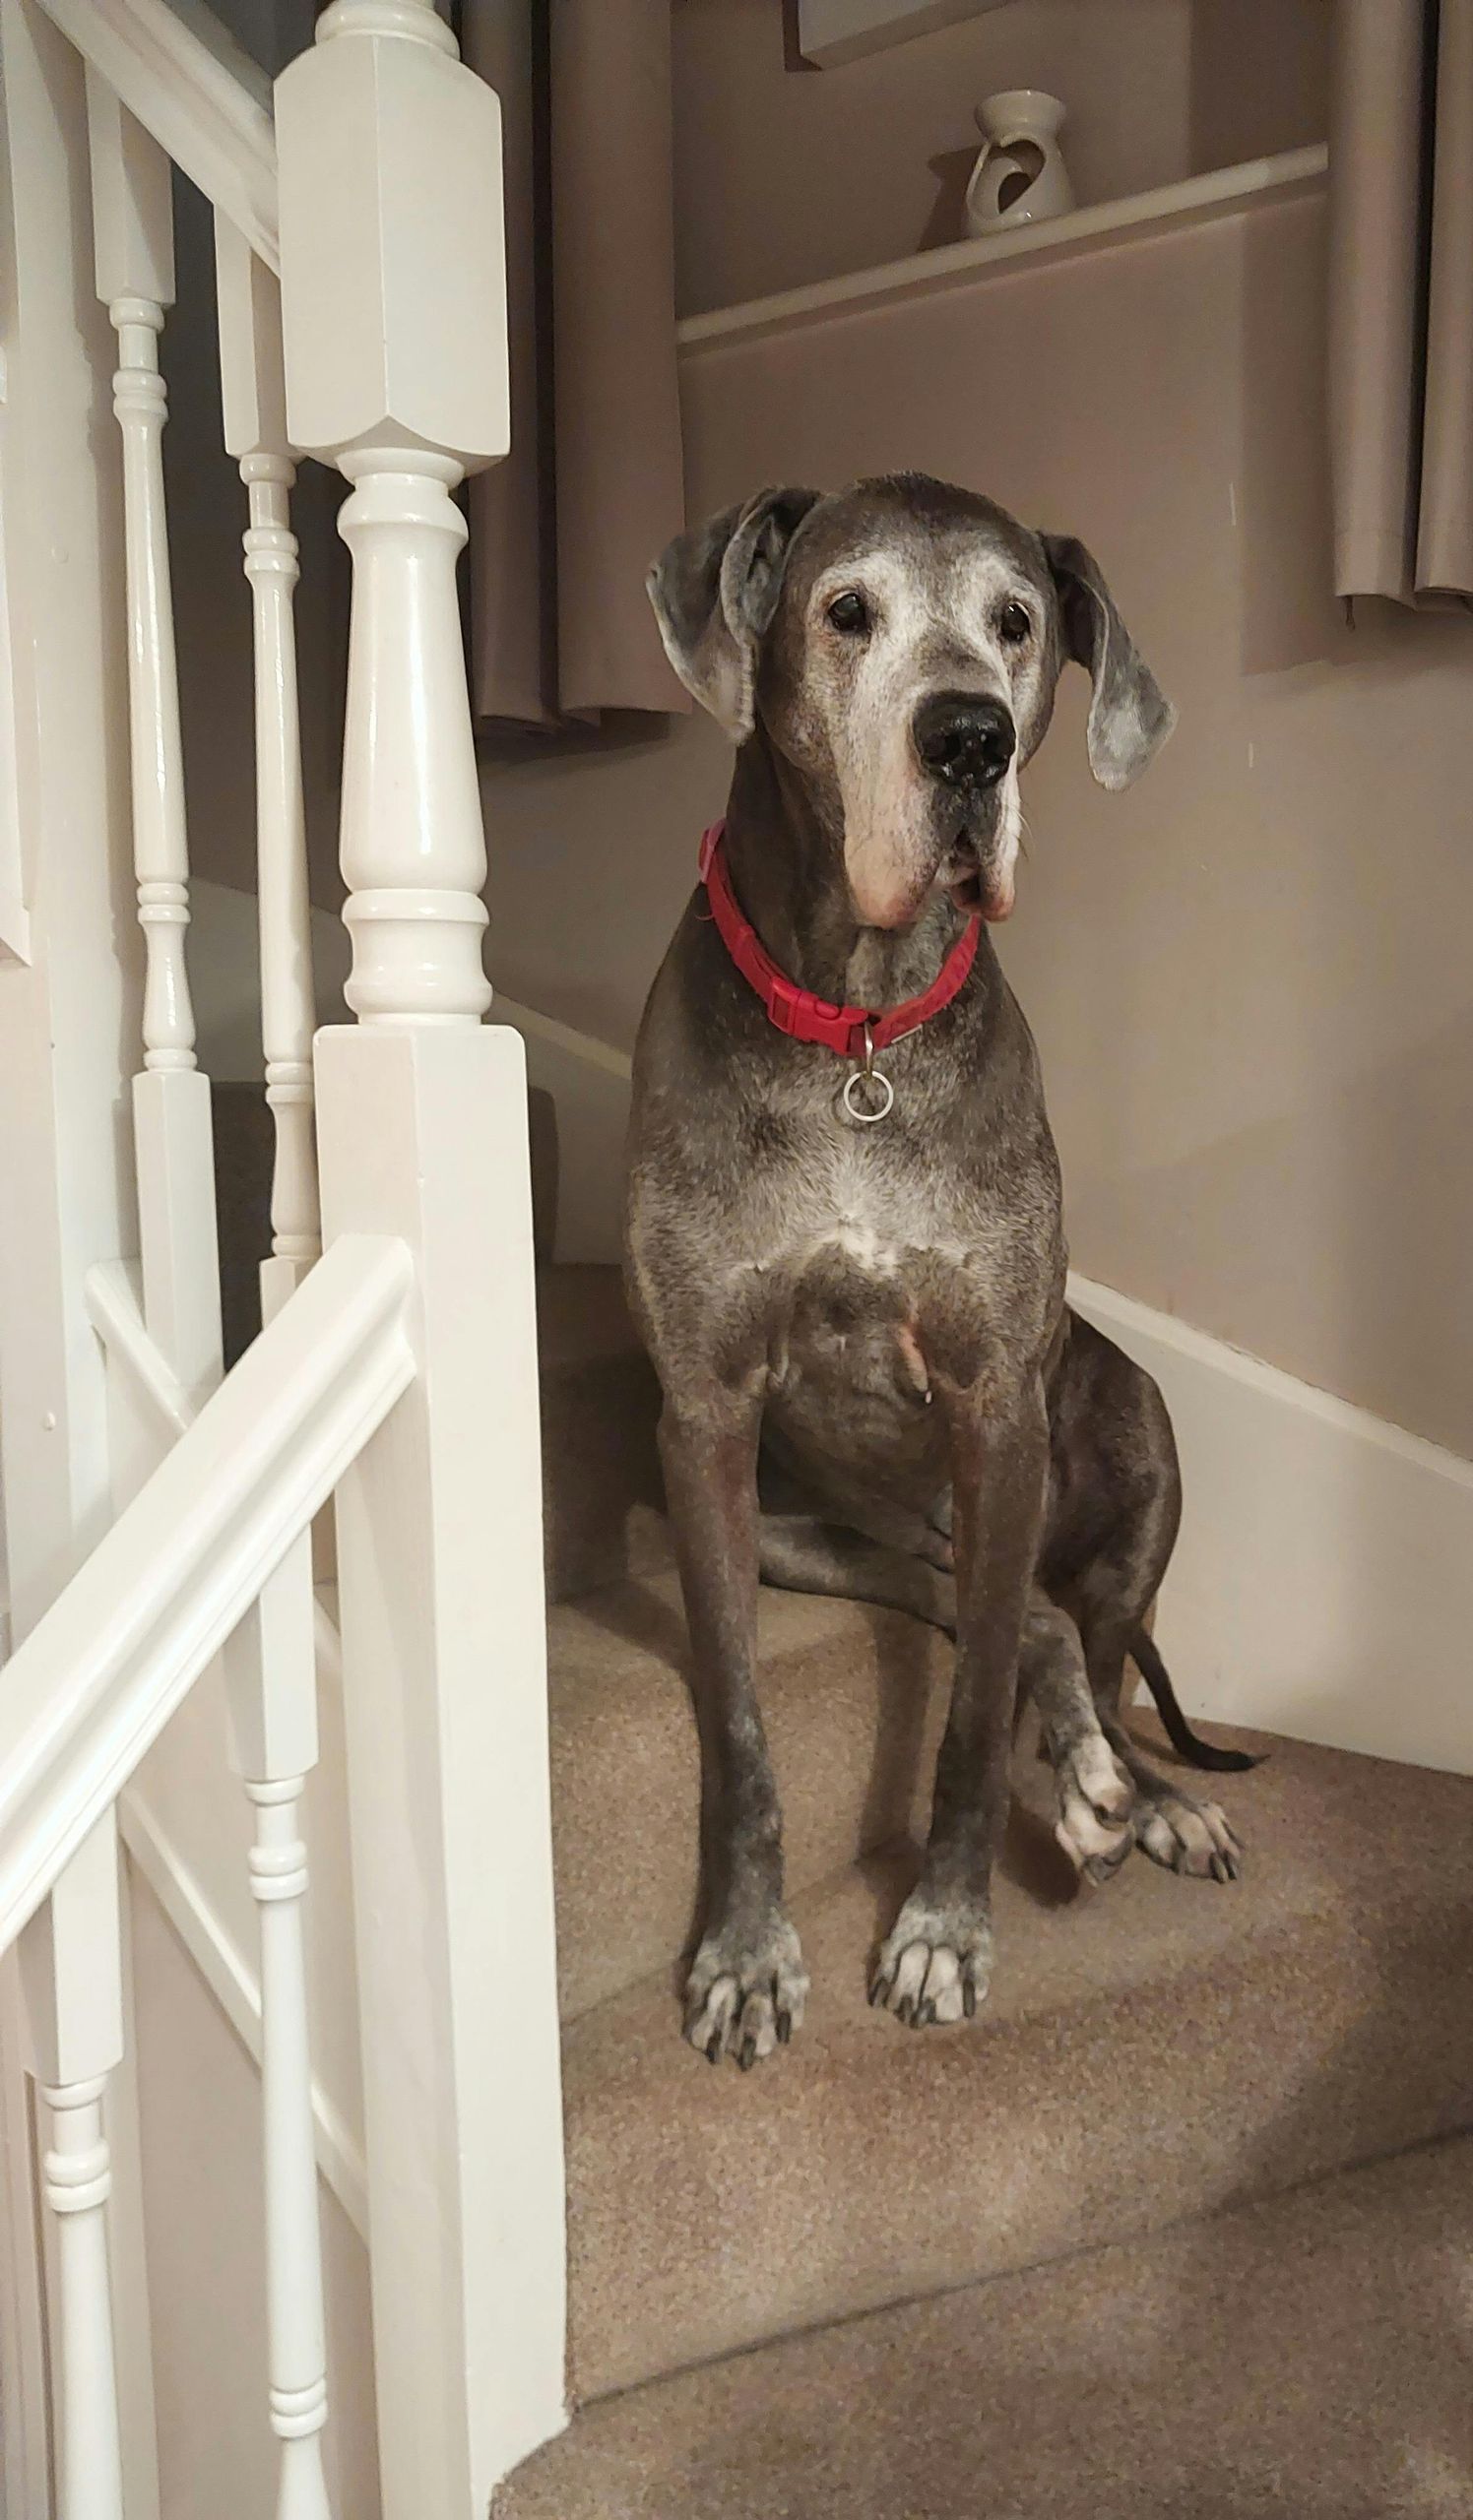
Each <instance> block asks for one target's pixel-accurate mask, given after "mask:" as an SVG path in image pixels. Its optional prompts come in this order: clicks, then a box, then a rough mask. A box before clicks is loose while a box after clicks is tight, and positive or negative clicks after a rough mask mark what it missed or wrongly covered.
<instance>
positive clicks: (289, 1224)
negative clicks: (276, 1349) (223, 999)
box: [215, 215, 322, 1318]
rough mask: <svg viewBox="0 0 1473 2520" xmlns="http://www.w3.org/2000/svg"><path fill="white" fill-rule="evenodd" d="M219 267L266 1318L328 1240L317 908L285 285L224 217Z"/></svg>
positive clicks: (218, 225)
mask: <svg viewBox="0 0 1473 2520" xmlns="http://www.w3.org/2000/svg"><path fill="white" fill-rule="evenodd" d="M215 267H216V280H217V295H218V301H219V309H220V370H221V391H222V402H223V406H224V436H225V445H226V447H227V449H228V450H229V452H230V454H231V455H233V456H234V457H235V458H236V459H237V461H238V463H239V465H240V476H241V479H242V480H243V481H244V483H245V485H246V493H247V497H248V501H249V509H250V522H249V525H248V527H247V529H246V534H245V575H246V578H247V580H248V582H249V585H250V590H251V605H252V613H253V617H254V624H255V662H256V852H257V870H258V871H257V889H258V897H259V905H260V921H261V1030H262V1044H263V1047H264V1049H265V1053H266V1099H267V1102H268V1103H270V1105H271V1108H272V1112H273V1114H274V1117H275V1121H276V1161H275V1166H274V1170H273V1174H272V1190H271V1225H272V1256H271V1259H270V1260H269V1261H268V1262H267V1264H266V1267H265V1269H264V1271H263V1285H262V1295H263V1306H264V1309H265V1311H266V1314H267V1317H268V1318H270V1316H271V1314H272V1313H273V1312H274V1311H275V1310H276V1308H277V1306H278V1305H279V1304H280V1303H281V1302H282V1301H283V1300H285V1297H286V1296H287V1295H288V1294H289V1292H291V1290H292V1288H293V1287H294V1286H295V1285H296V1284H297V1282H298V1280H299V1279H300V1278H301V1277H302V1275H303V1274H304V1272H305V1271H306V1270H307V1269H309V1268H310V1267H311V1264H312V1262H313V1261H314V1260H315V1259H316V1257H317V1255H318V1253H319V1251H320V1249H321V1247H322V1229H321V1224H320V1221H319V1214H318V1202H317V1148H316V1140H315V1136H314V1131H313V1115H312V1035H313V1033H314V1031H315V1029H316V1022H317V1014H316V1000H315V992H314V989H313V983H312V930H311V907H310V901H309V896H308V890H307V850H306V823H305V815H304V811H303V804H302V775H301V740H300V729H299V720H298V708H297V682H296V631H295V623H294V619H293V607H292V597H293V593H294V590H295V587H296V582H297V577H298V574H299V571H298V564H297V545H296V537H295V536H294V535H293V533H292V532H291V518H290V493H291V484H292V482H293V480H294V479H295V477H296V468H295V466H294V464H293V462H292V460H291V449H290V445H289V442H288V436H287V398H286V385H285V380H284V376H283V364H282V300H281V289H280V287H279V285H278V283H277V281H276V278H275V276H274V274H273V273H271V272H269V271H268V270H267V268H266V266H265V264H264V263H263V262H261V261H260V260H259V258H258V257H257V256H256V255H255V254H253V253H252V252H251V249H250V247H249V246H248V245H247V244H246V242H245V240H244V238H243V237H242V236H241V235H240V233H239V231H238V230H237V229H236V228H235V227H233V226H232V225H231V224H230V222H229V221H228V220H225V219H224V218H222V217H220V216H219V215H217V218H216V221H215Z"/></svg>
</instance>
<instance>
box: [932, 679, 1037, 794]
mask: <svg viewBox="0 0 1473 2520" xmlns="http://www.w3.org/2000/svg"><path fill="white" fill-rule="evenodd" d="M911 740H912V742H913V743H914V744H915V747H916V754H917V758H918V759H919V761H920V763H921V766H922V768H923V769H924V770H927V771H929V774H930V776H931V778H932V779H939V780H940V781H941V782H942V783H943V784H944V785H945V786H946V787H948V788H971V789H973V790H974V791H981V790H983V789H986V788H995V787H996V785H997V782H998V781H999V779H1001V778H1003V777H1004V776H1005V774H1006V771H1007V766H1008V763H1009V762H1010V761H1011V760H1012V757H1013V754H1014V753H1015V752H1016V750H1017V748H1018V730H1017V728H1016V726H1015V725H1013V722H1012V714H1011V712H1010V711H1009V710H1008V708H1007V707H1006V705H1005V704H1004V703H1003V702H1002V701H1000V700H994V699H992V698H991V697H989V696H988V695H987V694H986V693H982V692H969V691H933V692H932V693H931V695H930V697H929V699H928V700H923V701H922V703H921V706H920V708H919V709H918V710H917V712H916V715H915V717H914V718H913V719H912V721H911Z"/></svg>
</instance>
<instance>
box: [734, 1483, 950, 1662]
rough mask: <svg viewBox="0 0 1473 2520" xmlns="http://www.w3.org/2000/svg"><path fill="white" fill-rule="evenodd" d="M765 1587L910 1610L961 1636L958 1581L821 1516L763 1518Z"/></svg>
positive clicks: (919, 1559) (769, 1515)
mask: <svg viewBox="0 0 1473 2520" xmlns="http://www.w3.org/2000/svg"><path fill="white" fill-rule="evenodd" d="M758 1551H759V1562H760V1565H761V1569H762V1580H763V1582H764V1583H765V1584H777V1585H779V1586H781V1588H782V1589H783V1591H784V1592H788V1593H828V1594H831V1595H833V1596H834V1597H835V1598H837V1599H838V1600H840V1601H846V1602H875V1603H877V1604H878V1605H879V1607H881V1608H883V1609H892V1610H909V1611H910V1612H911V1614H912V1616H913V1617H915V1618H924V1619H926V1620H928V1621H929V1624H930V1625H931V1626H932V1627H940V1628H944V1629H945V1631H946V1634H947V1635H948V1636H954V1635H955V1634H956V1582H955V1579H954V1577H952V1576H950V1575H947V1574H943V1573H942V1571H941V1569H940V1568H939V1567H937V1566H933V1565H932V1564H930V1563H929V1560H928V1559H926V1558H924V1557H913V1556H911V1554H910V1553H909V1551H908V1550H906V1549H903V1548H894V1547H892V1546H891V1545H890V1544H889V1543H888V1542H885V1541H878V1540H870V1539H869V1538H867V1537H866V1535H865V1533H863V1532H857V1531H851V1530H850V1529H849V1528H848V1526H847V1525H845V1524H843V1523H830V1522H825V1521H824V1520H823V1518H822V1517H821V1516H820V1515H817V1514H777V1513H764V1514H763V1516H762V1520H761V1524H760V1527H759V1531H758Z"/></svg>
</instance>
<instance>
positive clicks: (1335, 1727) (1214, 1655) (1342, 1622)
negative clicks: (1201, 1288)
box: [1069, 1279, 1473, 1774]
mask: <svg viewBox="0 0 1473 2520" xmlns="http://www.w3.org/2000/svg"><path fill="white" fill-rule="evenodd" d="M1069 1295H1070V1300H1071V1301H1072V1302H1073V1303H1075V1304H1077V1306H1078V1308H1079V1310H1080V1311H1081V1312H1082V1313H1084V1314H1085V1315H1086V1316H1087V1318H1088V1319H1090V1320H1091V1321H1094V1322H1096V1323H1097V1324H1098V1325H1099V1327H1100V1328H1101V1329H1102V1330H1104V1331H1105V1332H1106V1333H1107V1334H1108V1335H1109V1337H1111V1338H1112V1339H1114V1340H1116V1341H1118V1342H1119V1344H1120V1346H1121V1347H1122V1348H1123V1349H1124V1350H1125V1351H1126V1352H1127V1354H1128V1355H1132V1356H1133V1357H1135V1359H1136V1361H1137V1362H1138V1363H1140V1364H1142V1365H1144V1366H1145V1367H1146V1368H1147V1370H1148V1371H1149V1372H1150V1373H1152V1374H1154V1375H1155V1377H1156V1380H1157V1381H1158V1382H1159V1383H1160V1385H1161V1388H1162V1390H1163V1392H1164V1393H1165V1395H1166V1401H1167V1405H1168V1407H1169V1408H1170V1410H1171V1413H1172V1421H1173V1424H1174V1425H1175V1427H1176V1430H1177V1445H1178V1449H1179V1451H1180V1453H1181V1456H1182V1478H1183V1486H1184V1490H1185V1514H1184V1518H1183V1524H1182V1536H1181V1539H1180V1540H1179V1542H1178V1544H1177V1549H1176V1554H1175V1556H1174V1557H1173V1559H1172V1565H1171V1572H1170V1574H1169V1575H1168V1577H1167V1580H1166V1584H1165V1586H1164V1588H1163V1591H1162V1596H1161V1610H1160V1615H1159V1619H1158V1622H1157V1629H1156V1634H1157V1640H1158V1642H1159V1644H1160V1646H1161V1650H1162V1652H1163V1654H1164V1655H1165V1657H1166V1659H1167V1662H1168V1664H1169V1665H1170V1667H1171V1671H1172V1677H1173V1679H1174V1680H1175V1682H1176V1685H1177V1690H1178V1693H1179V1695H1180V1697H1181V1700H1182V1703H1183V1705H1184V1706H1185V1708H1186V1709H1187V1711H1188V1713H1190V1714H1194V1715H1205V1716H1208V1717H1211V1718H1213V1719H1215V1720H1216V1721H1218V1722H1220V1723H1224V1724H1242V1725H1248V1726H1249V1727H1261V1728H1262V1729H1264V1730H1265V1731H1269V1732H1274V1733H1289V1734H1291V1735H1292V1736H1293V1737H1294V1738H1295V1739H1297V1740H1302V1741H1322V1742H1325V1743H1327V1744H1328V1745H1329V1746H1331V1747H1332V1748H1335V1749H1341V1750H1363V1751H1369V1752H1371V1753H1372V1754H1373V1755H1375V1756H1376V1757H1378V1758H1383V1759H1404V1760H1409V1761H1411V1762H1412V1763H1413V1764H1415V1765H1417V1766H1420V1767H1432V1768H1449V1769H1452V1770H1454V1771H1456V1772H1457V1773H1459V1774H1467V1773H1470V1772H1473V1692H1470V1689H1469V1686H1468V1655H1469V1638H1470V1637H1473V1464H1470V1463H1468V1462H1465V1461H1462V1460H1460V1459H1459V1458H1458V1457H1457V1455H1456V1454H1453V1453H1447V1452H1443V1451H1441V1449H1440V1448H1439V1447H1438V1446H1437V1445H1436V1444H1430V1443H1426V1442H1424V1441H1423V1439H1422V1438H1421V1437H1420V1436H1418V1435H1410V1434H1407V1433H1406V1432H1405V1430H1404V1429H1403V1428H1402V1427H1399V1426H1391V1425H1388V1424H1386V1422H1385V1421H1384V1419H1382V1418H1374V1417H1372V1415H1371V1413H1370V1412H1369V1410H1365V1409H1357V1408H1354V1407H1352V1406H1351V1404H1350V1403H1349V1402H1348V1401H1344V1400H1336V1399H1334V1398H1333V1397H1332V1396H1331V1395H1330V1394H1329V1393H1328V1392H1323V1391H1316V1390H1314V1389H1313V1386H1312V1385H1310V1384H1309V1383H1303V1382H1298V1381H1296V1380H1295V1378H1294V1376H1293V1375H1292V1374H1287V1373H1283V1372H1281V1371H1280V1370H1279V1369H1278V1367H1277V1366H1274V1365H1268V1364H1264V1363H1263V1362H1262V1360H1261V1358H1259V1357H1257V1356H1250V1355H1245V1354H1244V1353H1243V1352H1242V1350H1240V1349H1237V1348H1231V1347H1228V1346H1227V1345H1226V1344H1225V1342H1224V1341H1222V1340H1220V1339H1212V1338H1209V1337H1208V1336H1207V1334H1206V1333H1205V1332H1204V1331H1201V1330H1193V1329H1191V1328H1189V1327H1188V1325H1187V1324H1186V1323H1185V1322H1183V1321H1175V1320H1173V1319H1172V1318H1171V1316H1170V1315H1169V1314H1167V1313H1162V1312H1153V1311H1151V1310H1150V1309H1149V1308H1148V1307H1147V1306H1146V1305H1145V1304H1141V1303H1135V1302H1132V1301H1131V1299H1130V1297H1129V1296H1128V1295H1121V1294H1116V1293H1114V1292H1112V1291H1111V1290H1110V1289H1109V1288H1108V1287H1099V1286H1094V1285H1091V1284H1090V1282H1089V1281H1088V1280H1087V1279H1074V1280H1072V1281H1071V1282H1070V1288H1069Z"/></svg>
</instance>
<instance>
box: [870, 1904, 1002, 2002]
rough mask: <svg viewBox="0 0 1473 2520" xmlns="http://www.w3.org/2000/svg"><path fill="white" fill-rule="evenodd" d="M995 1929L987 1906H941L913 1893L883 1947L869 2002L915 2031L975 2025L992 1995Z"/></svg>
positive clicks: (871, 1978) (871, 1983)
mask: <svg viewBox="0 0 1473 2520" xmlns="http://www.w3.org/2000/svg"><path fill="white" fill-rule="evenodd" d="M992 1970H993V1928H992V1925H991V1924H990V1922H989V1921H988V1914H987V1910H986V1908H985V1907H983V1906H982V1905H981V1903H980V1902H979V1903H973V1902H971V1901H964V1900H955V1901H950V1900H948V1901H944V1902H941V1903H939V1904H938V1903H935V1902H933V1901H931V1900H929V1899H927V1898H926V1897H924V1896H923V1894H922V1893H921V1892H920V1891H919V1890H916V1891H913V1892H912V1894H911V1896H910V1898H909V1899H907V1901H906V1903H905V1906H904V1907H903V1908H902V1909H901V1911H900V1915H899V1918H898V1919H897V1921H896V1925H895V1930H894V1932H893V1933H892V1934H890V1935H888V1936H887V1938H886V1940H885V1941H884V1942H883V1943H882V1944H881V1945H880V1950H879V1956H878V1958H877V1960H876V1961H875V1964H874V1969H873V1972H872V1974H871V1977H870V1980H869V2000H870V2002H871V2003H872V2004H876V2005H881V2006H883V2008H884V2009H885V2010H886V2011H887V2012H892V2013H893V2014H894V2015H895V2018H896V2020H897V2021H903V2022H904V2023H905V2024H906V2026H907V2028H909V2029H911V2030H928V2029H929V2027H930V2025H931V2024H932V2022H940V2021H962V2020H967V2021H970V2020H971V2018H972V2015H973V2014H974V2013H975V2011H976V2010H977V2007H978V2005H979V2004H980V2003H981V2002H982V2001H983V1999H984V1997H985V1996H986V1994H987V1990H988V1980H989V1979H990V1977H991V1976H992Z"/></svg>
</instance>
